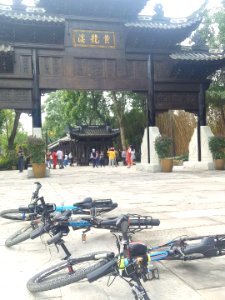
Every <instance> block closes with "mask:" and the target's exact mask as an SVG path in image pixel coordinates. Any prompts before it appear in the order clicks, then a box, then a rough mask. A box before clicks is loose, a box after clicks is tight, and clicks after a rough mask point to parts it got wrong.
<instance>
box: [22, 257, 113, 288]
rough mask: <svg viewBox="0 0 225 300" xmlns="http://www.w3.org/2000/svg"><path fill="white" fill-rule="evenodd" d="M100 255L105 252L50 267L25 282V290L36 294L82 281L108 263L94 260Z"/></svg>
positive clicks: (103, 260) (105, 260)
mask: <svg viewBox="0 0 225 300" xmlns="http://www.w3.org/2000/svg"><path fill="white" fill-rule="evenodd" d="M102 253H106V252H95V253H90V254H87V255H84V256H81V257H77V258H72V259H68V260H67V261H62V262H60V263H58V264H56V265H54V266H51V267H50V268H48V269H45V270H43V271H41V272H40V273H38V274H36V275H34V276H33V277H32V278H31V279H30V280H29V281H28V282H27V288H28V290H29V291H30V292H32V293H36V292H43V291H48V290H52V289H55V288H60V287H63V286H66V285H68V284H71V283H75V282H77V281H80V280H83V279H85V277H86V275H87V274H88V273H89V272H92V271H94V270H95V269H96V268H99V267H101V266H102V265H104V264H105V263H107V262H108V260H107V259H99V260H96V259H95V258H94V256H95V255H98V254H102Z"/></svg>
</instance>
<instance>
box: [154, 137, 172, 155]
mask: <svg viewBox="0 0 225 300" xmlns="http://www.w3.org/2000/svg"><path fill="white" fill-rule="evenodd" d="M172 144H173V140H172V138H170V137H168V136H166V135H162V136H161V135H160V136H157V137H156V139H155V151H156V152H157V154H158V156H159V158H166V157H170V156H171V147H172Z"/></svg>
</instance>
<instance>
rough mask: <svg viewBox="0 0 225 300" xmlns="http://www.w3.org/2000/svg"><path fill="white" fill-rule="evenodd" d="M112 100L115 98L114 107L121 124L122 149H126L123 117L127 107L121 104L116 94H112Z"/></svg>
mask: <svg viewBox="0 0 225 300" xmlns="http://www.w3.org/2000/svg"><path fill="white" fill-rule="evenodd" d="M112 98H113V105H114V108H115V110H114V111H115V112H116V115H115V116H116V118H117V120H118V123H119V128H120V140H121V145H122V149H124V148H126V142H125V130H124V126H123V115H124V108H125V105H124V104H122V103H121V101H120V100H119V99H118V97H117V96H116V92H112Z"/></svg>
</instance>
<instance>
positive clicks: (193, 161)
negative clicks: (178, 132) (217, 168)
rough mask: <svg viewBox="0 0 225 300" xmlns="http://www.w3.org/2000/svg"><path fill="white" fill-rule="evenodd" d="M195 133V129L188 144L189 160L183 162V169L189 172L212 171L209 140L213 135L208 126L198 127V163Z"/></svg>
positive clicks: (196, 135)
mask: <svg viewBox="0 0 225 300" xmlns="http://www.w3.org/2000/svg"><path fill="white" fill-rule="evenodd" d="M197 131H198V130H197V128H195V130H194V133H193V136H192V138H191V141H190V144H189V160H188V161H187V162H184V164H183V168H184V169H190V170H213V169H214V166H213V158H212V154H211V151H210V150H209V138H210V137H211V136H213V133H212V131H211V129H210V127H209V126H200V136H201V141H200V143H201V144H200V145H201V161H199V160H198V153H199V149H198V134H197Z"/></svg>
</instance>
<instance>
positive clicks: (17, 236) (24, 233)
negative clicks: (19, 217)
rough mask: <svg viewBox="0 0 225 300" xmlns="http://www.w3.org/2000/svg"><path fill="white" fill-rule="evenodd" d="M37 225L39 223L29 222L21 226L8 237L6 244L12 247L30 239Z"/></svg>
mask: <svg viewBox="0 0 225 300" xmlns="http://www.w3.org/2000/svg"><path fill="white" fill-rule="evenodd" d="M37 227H38V225H37V224H29V225H27V226H25V227H23V228H21V229H20V230H18V231H16V232H15V233H13V234H12V235H11V236H9V237H8V238H7V239H6V241H5V246H6V247H12V246H14V245H17V244H19V243H22V242H24V241H26V240H28V239H29V238H30V234H31V232H32V231H34V230H35V229H36V228H37Z"/></svg>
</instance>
